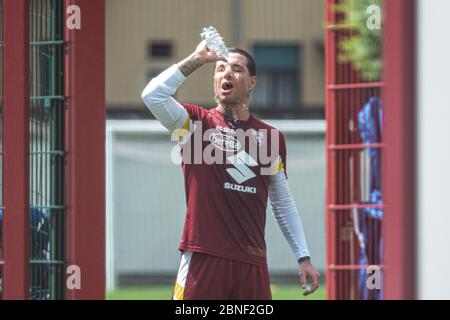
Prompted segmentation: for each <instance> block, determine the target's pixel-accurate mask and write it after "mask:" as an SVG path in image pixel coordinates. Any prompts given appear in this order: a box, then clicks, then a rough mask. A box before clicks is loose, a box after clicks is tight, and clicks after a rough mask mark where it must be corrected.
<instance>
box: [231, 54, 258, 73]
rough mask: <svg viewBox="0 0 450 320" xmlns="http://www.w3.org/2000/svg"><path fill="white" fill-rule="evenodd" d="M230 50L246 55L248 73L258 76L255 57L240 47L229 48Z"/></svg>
mask: <svg viewBox="0 0 450 320" xmlns="http://www.w3.org/2000/svg"><path fill="white" fill-rule="evenodd" d="M228 52H233V53H239V54H241V55H243V56H245V57H246V58H247V69H248V73H249V74H250V76H256V62H255V59H253V57H252V56H251V55H250V53H248V52H247V51H245V50H244V49H240V48H228Z"/></svg>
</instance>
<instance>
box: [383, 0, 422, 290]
mask: <svg viewBox="0 0 450 320" xmlns="http://www.w3.org/2000/svg"><path fill="white" fill-rule="evenodd" d="M385 6H386V10H385V12H386V19H385V21H386V22H385V28H384V43H383V47H384V77H385V82H386V88H385V91H384V105H385V106H386V107H385V108H383V117H384V121H383V123H384V124H385V125H384V128H383V129H384V132H383V134H384V140H385V143H386V149H385V152H383V196H384V199H385V203H386V210H385V213H384V217H383V219H384V220H383V233H384V239H383V250H384V261H385V266H386V272H385V273H384V274H383V297H384V298H385V299H414V298H415V297H416V293H415V290H416V286H415V257H414V256H415V255H414V250H415V204H414V200H415V194H414V188H415V178H414V175H415V169H414V168H415V150H414V144H415V139H414V136H415V116H414V115H415V99H414V94H415V85H414V81H415V71H414V69H415V44H414V42H415V41H414V38H415V32H414V30H415V21H414V15H415V1H411V0H397V1H385Z"/></svg>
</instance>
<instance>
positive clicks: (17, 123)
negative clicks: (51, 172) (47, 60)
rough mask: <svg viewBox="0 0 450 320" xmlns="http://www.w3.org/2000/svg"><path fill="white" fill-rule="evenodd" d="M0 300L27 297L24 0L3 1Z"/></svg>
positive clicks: (27, 75)
mask: <svg viewBox="0 0 450 320" xmlns="http://www.w3.org/2000/svg"><path fill="white" fill-rule="evenodd" d="M3 17H4V18H3V19H4V39H5V40H4V45H5V47H4V51H3V52H4V166H3V175H4V176H3V181H4V208H5V212H4V262H5V265H4V280H3V281H4V284H3V285H4V298H5V299H27V298H28V287H29V285H28V269H29V254H28V250H29V244H28V240H29V237H28V232H29V212H30V211H29V205H28V201H29V197H28V188H29V119H28V108H29V86H28V82H29V61H28V60H29V59H28V57H29V34H28V32H29V30H28V26H29V22H28V0H5V1H4V14H3Z"/></svg>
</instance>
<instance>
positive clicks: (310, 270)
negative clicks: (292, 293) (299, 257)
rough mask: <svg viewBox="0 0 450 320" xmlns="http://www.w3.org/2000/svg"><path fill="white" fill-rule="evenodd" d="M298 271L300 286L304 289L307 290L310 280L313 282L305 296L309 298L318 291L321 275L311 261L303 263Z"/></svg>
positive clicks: (299, 265)
mask: <svg viewBox="0 0 450 320" xmlns="http://www.w3.org/2000/svg"><path fill="white" fill-rule="evenodd" d="M298 271H299V276H300V285H301V286H302V288H303V289H306V285H307V283H308V280H311V282H312V286H311V288H308V289H307V290H306V291H305V292H304V293H303V295H304V296H307V295H310V294H311V293H313V292H314V291H316V290H317V288H318V287H319V283H320V273H319V272H317V270H316V268H314V266H313V265H312V263H311V262H310V261H303V262H300V263H299V264H298Z"/></svg>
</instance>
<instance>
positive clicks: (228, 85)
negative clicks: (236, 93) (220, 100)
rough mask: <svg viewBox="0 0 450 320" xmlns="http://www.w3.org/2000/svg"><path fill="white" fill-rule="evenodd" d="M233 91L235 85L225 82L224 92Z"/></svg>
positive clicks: (223, 85)
mask: <svg viewBox="0 0 450 320" xmlns="http://www.w3.org/2000/svg"><path fill="white" fill-rule="evenodd" d="M231 89H233V84H232V83H231V82H225V83H223V84H222V90H224V91H230V90H231Z"/></svg>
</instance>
